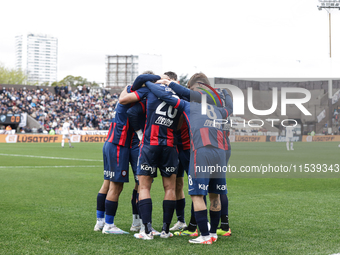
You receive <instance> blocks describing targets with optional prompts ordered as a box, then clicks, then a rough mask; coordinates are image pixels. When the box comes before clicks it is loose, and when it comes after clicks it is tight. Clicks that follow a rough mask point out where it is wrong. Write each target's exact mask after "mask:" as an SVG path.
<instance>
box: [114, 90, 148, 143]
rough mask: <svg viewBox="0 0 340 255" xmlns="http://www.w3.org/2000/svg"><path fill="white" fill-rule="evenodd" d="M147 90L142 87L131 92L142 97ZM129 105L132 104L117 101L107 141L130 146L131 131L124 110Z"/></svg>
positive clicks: (125, 110)
mask: <svg viewBox="0 0 340 255" xmlns="http://www.w3.org/2000/svg"><path fill="white" fill-rule="evenodd" d="M130 88H131V86H128V89H127V90H128V92H130ZM147 92H149V90H148V89H147V88H145V87H143V88H140V89H139V91H134V92H133V93H135V94H136V96H137V98H143V95H144V94H145V93H147ZM131 106H132V104H126V105H122V104H120V103H117V105H116V108H115V112H116V115H115V122H114V123H113V125H112V132H111V135H110V136H109V138H108V139H107V141H108V142H110V143H113V144H116V145H120V146H124V147H126V146H130V142H131V136H132V131H131V129H130V128H129V127H130V123H129V120H128V115H127V113H126V112H127V110H128V109H129V108H130V107H131Z"/></svg>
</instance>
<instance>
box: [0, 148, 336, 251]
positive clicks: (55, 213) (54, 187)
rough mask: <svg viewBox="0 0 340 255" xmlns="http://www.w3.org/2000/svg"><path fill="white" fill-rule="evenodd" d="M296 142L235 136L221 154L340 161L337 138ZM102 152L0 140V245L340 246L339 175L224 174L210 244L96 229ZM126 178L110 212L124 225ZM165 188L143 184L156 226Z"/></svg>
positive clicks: (238, 160)
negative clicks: (225, 220) (225, 223)
mask: <svg viewBox="0 0 340 255" xmlns="http://www.w3.org/2000/svg"><path fill="white" fill-rule="evenodd" d="M294 147H295V150H294V152H292V151H289V152H288V151H286V148H285V143H237V144H235V143H234V144H232V155H231V159H230V162H229V163H230V165H233V166H236V167H237V168H239V167H240V166H242V165H249V166H251V165H260V164H268V163H270V164H273V165H279V164H285V165H289V164H296V165H304V164H312V163H314V164H328V165H330V164H339V163H340V156H339V154H340V148H338V143H302V142H300V143H294ZM30 156H37V157H30ZM101 160H102V144H90V143H82V144H75V148H74V149H70V148H68V147H65V148H63V149H62V148H61V147H60V144H0V254H124V253H129V254H333V253H339V252H340V217H339V212H340V179H339V178H228V179H227V183H228V192H229V194H228V197H229V218H230V226H231V230H232V236H231V237H220V238H219V239H218V240H217V242H216V243H214V244H212V245H194V244H189V243H188V239H189V237H176V236H175V237H173V238H170V239H166V240H163V239H161V238H159V237H155V238H154V240H151V241H143V240H137V239H135V238H134V237H133V233H131V232H130V234H129V235H103V234H102V233H100V232H94V231H93V227H94V225H95V221H96V196H97V192H98V190H99V188H100V186H101V184H102V181H103V167H102V161H101ZM249 176H250V175H249ZM249 176H248V175H246V176H244V177H249ZM278 176H279V175H277V177H278ZM335 176H337V177H340V173H338V174H337V175H335ZM130 177H131V173H130ZM261 177H266V176H261ZM271 177H275V175H274V176H271ZM284 177H294V176H293V175H292V176H290V175H289V176H284ZM305 177H307V175H306V176H305ZM308 177H314V176H313V175H312V174H310V176H308ZM133 186H134V182H133V180H132V178H130V183H127V184H125V187H124V190H123V192H122V194H121V197H120V200H119V206H118V211H117V215H116V217H115V224H116V225H117V226H118V227H120V228H122V229H123V230H126V231H127V230H129V229H130V226H131V222H132V216H131V203H130V197H131V193H132V189H133ZM185 193H186V201H187V205H186V210H185V213H186V221H187V222H188V221H189V217H190V204H191V200H190V197H189V196H188V195H187V185H186V184H185ZM163 195H164V192H163V189H162V184H161V179H160V178H157V179H156V180H155V182H154V183H153V187H152V191H151V196H152V200H153V226H154V228H155V229H157V230H160V228H161V226H162V199H163ZM175 222H176V217H174V218H173V223H175Z"/></svg>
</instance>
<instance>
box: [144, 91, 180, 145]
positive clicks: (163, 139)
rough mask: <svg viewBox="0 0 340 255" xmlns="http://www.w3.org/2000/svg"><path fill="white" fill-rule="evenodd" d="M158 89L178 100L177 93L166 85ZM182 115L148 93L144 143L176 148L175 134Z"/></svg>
mask: <svg viewBox="0 0 340 255" xmlns="http://www.w3.org/2000/svg"><path fill="white" fill-rule="evenodd" d="M158 87H159V88H160V89H161V90H162V91H163V93H165V94H167V95H168V96H169V97H173V98H175V97H176V98H177V96H176V93H175V92H174V91H173V90H171V89H169V88H168V87H166V86H164V85H161V86H158ZM139 90H140V89H139ZM139 90H137V91H139ZM180 115H181V114H180V113H179V112H178V110H177V109H175V108H174V107H173V106H171V105H169V104H167V103H166V102H164V101H163V100H161V99H159V98H158V97H157V96H156V95H154V94H153V93H150V92H149V93H147V94H146V122H145V128H144V134H143V141H142V143H143V144H146V145H153V146H159V145H165V146H169V147H174V146H176V144H177V138H176V136H175V134H176V130H177V125H178V121H179V117H180Z"/></svg>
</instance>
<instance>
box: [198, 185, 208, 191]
mask: <svg viewBox="0 0 340 255" xmlns="http://www.w3.org/2000/svg"><path fill="white" fill-rule="evenodd" d="M208 187H209V185H205V184H198V188H199V189H203V190H208Z"/></svg>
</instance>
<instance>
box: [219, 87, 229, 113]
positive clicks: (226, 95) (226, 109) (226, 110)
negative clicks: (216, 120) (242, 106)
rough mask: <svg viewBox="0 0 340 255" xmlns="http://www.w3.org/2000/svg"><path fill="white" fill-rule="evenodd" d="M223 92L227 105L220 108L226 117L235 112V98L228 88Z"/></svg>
mask: <svg viewBox="0 0 340 255" xmlns="http://www.w3.org/2000/svg"><path fill="white" fill-rule="evenodd" d="M222 93H223V96H224V99H225V106H224V107H223V108H222V107H218V108H219V109H221V113H222V117H223V118H224V119H226V118H228V117H229V116H230V115H231V114H232V113H233V100H232V99H231V96H230V95H229V93H228V91H227V90H225V89H223V90H222ZM222 109H223V110H222Z"/></svg>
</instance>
